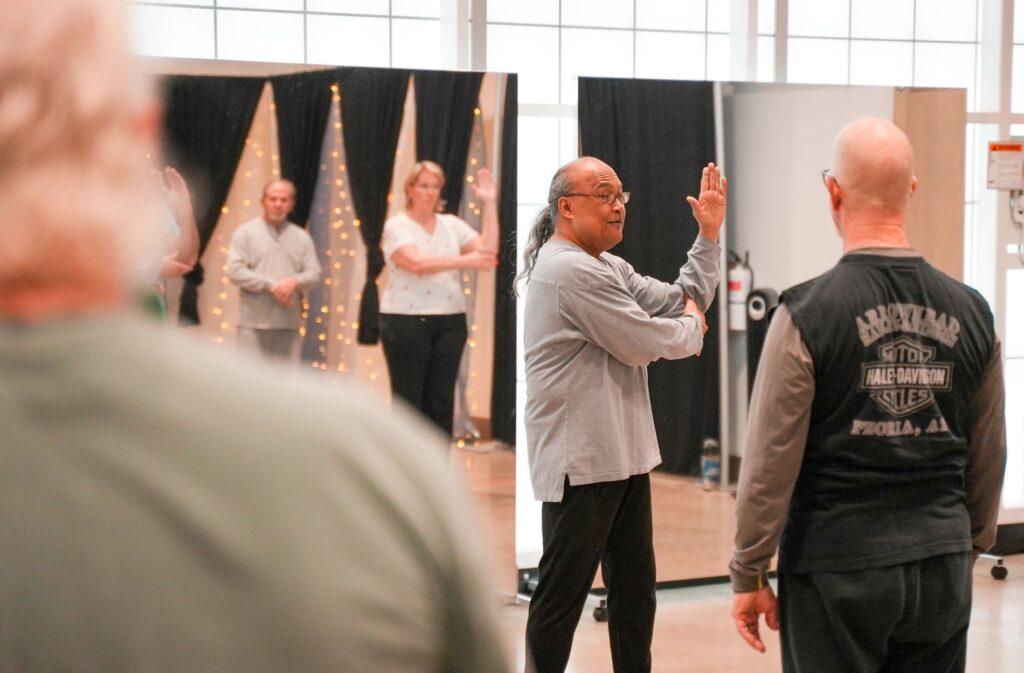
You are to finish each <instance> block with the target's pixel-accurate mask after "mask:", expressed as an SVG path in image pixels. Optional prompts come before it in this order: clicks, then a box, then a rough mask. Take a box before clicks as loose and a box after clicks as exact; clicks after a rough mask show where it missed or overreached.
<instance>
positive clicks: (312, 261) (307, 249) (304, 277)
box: [295, 230, 321, 290]
mask: <svg viewBox="0 0 1024 673" xmlns="http://www.w3.org/2000/svg"><path fill="white" fill-rule="evenodd" d="M302 233H303V245H302V247H303V255H302V267H301V268H300V269H298V270H297V273H296V274H295V280H296V281H298V283H299V287H300V288H302V289H303V290H308V289H310V288H312V287H315V286H316V284H317V283H319V282H320V273H321V268H320V260H319V259H318V258H317V256H316V248H314V247H313V239H312V238H311V237H310V235H309V234H308V233H306V232H305V231H304V230H303V231H302Z"/></svg>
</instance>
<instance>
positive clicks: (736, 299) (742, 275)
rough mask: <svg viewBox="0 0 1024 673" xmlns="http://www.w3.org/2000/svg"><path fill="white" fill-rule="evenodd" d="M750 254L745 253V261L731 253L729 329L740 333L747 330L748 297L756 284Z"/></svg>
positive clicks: (728, 277) (728, 281) (728, 280)
mask: <svg viewBox="0 0 1024 673" xmlns="http://www.w3.org/2000/svg"><path fill="white" fill-rule="evenodd" d="M749 261H750V253H749V252H745V253H743V259H740V256H739V255H737V254H736V253H735V252H733V251H731V250H730V251H729V272H728V276H727V283H728V288H729V329H731V330H735V331H738V332H742V331H745V330H746V329H747V296H748V295H749V294H750V288H751V286H752V285H753V284H754V272H753V271H752V270H751V268H750V264H749Z"/></svg>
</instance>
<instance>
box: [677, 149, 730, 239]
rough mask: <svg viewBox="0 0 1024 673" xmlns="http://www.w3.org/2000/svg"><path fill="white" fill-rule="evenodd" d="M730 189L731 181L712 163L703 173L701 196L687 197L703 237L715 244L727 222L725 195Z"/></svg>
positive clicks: (701, 177)
mask: <svg viewBox="0 0 1024 673" xmlns="http://www.w3.org/2000/svg"><path fill="white" fill-rule="evenodd" d="M728 188H729V181H728V180H726V179H725V176H724V175H722V171H721V170H720V169H719V168H718V166H716V165H715V164H714V162H712V163H710V164H708V165H707V166H705V167H704V170H703V171H702V172H701V175H700V195H699V196H698V197H697V198H694V197H692V196H687V197H686V201H687V203H689V204H690V208H691V209H692V210H693V217H694V219H696V220H697V224H699V225H700V234H701V236H703V237H704V238H708V239H710V240H712V241H715V242H717V241H718V230H719V229H721V228H722V222H723V221H724V220H725V194H726V192H727V191H728Z"/></svg>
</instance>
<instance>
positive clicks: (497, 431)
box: [491, 75, 519, 444]
mask: <svg viewBox="0 0 1024 673" xmlns="http://www.w3.org/2000/svg"><path fill="white" fill-rule="evenodd" d="M506 78H507V84H506V86H505V109H504V111H503V113H502V118H501V185H500V187H501V191H500V192H499V194H500V195H501V202H500V203H499V204H498V219H499V222H500V223H501V233H500V237H499V240H500V241H501V250H500V251H499V254H498V260H499V264H498V270H497V274H498V276H497V279H496V282H495V290H494V292H495V296H494V380H493V383H492V390H491V434H492V435H493V437H494V438H495V439H497V440H500V441H503V442H505V443H506V444H515V443H516V301H515V297H514V296H513V294H512V283H513V281H514V280H515V276H516V256H517V253H516V203H517V202H518V200H519V199H518V196H517V194H516V174H517V171H518V165H517V154H516V147H517V145H516V143H517V142H518V134H517V128H518V126H519V124H518V117H517V110H518V107H519V105H518V79H517V75H507V76H506Z"/></svg>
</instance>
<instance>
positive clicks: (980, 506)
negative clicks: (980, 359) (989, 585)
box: [966, 339, 1006, 554]
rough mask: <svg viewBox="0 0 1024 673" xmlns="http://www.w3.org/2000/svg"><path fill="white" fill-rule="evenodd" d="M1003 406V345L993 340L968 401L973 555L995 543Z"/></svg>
mask: <svg viewBox="0 0 1024 673" xmlns="http://www.w3.org/2000/svg"><path fill="white" fill-rule="evenodd" d="M1005 409H1006V393H1005V390H1004V388H1003V356H1002V346H1001V344H1000V343H999V340H998V339H996V343H995V348H993V349H992V357H991V358H989V361H988V364H987V365H986V367H985V373H984V376H983V378H982V381H981V385H980V386H979V387H978V390H977V391H976V392H975V395H974V399H973V400H972V401H971V427H970V430H969V432H970V435H969V437H968V446H969V452H970V453H969V455H968V462H967V480H966V483H967V511H968V513H969V514H970V517H971V538H972V540H973V546H974V553H976V554H981V553H984V552H986V551H988V550H989V549H991V548H992V545H994V544H995V542H996V519H997V517H998V516H999V499H1000V495H1001V494H1002V491H1003V473H1004V470H1005V467H1006V418H1005V415H1006V411H1005Z"/></svg>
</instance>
